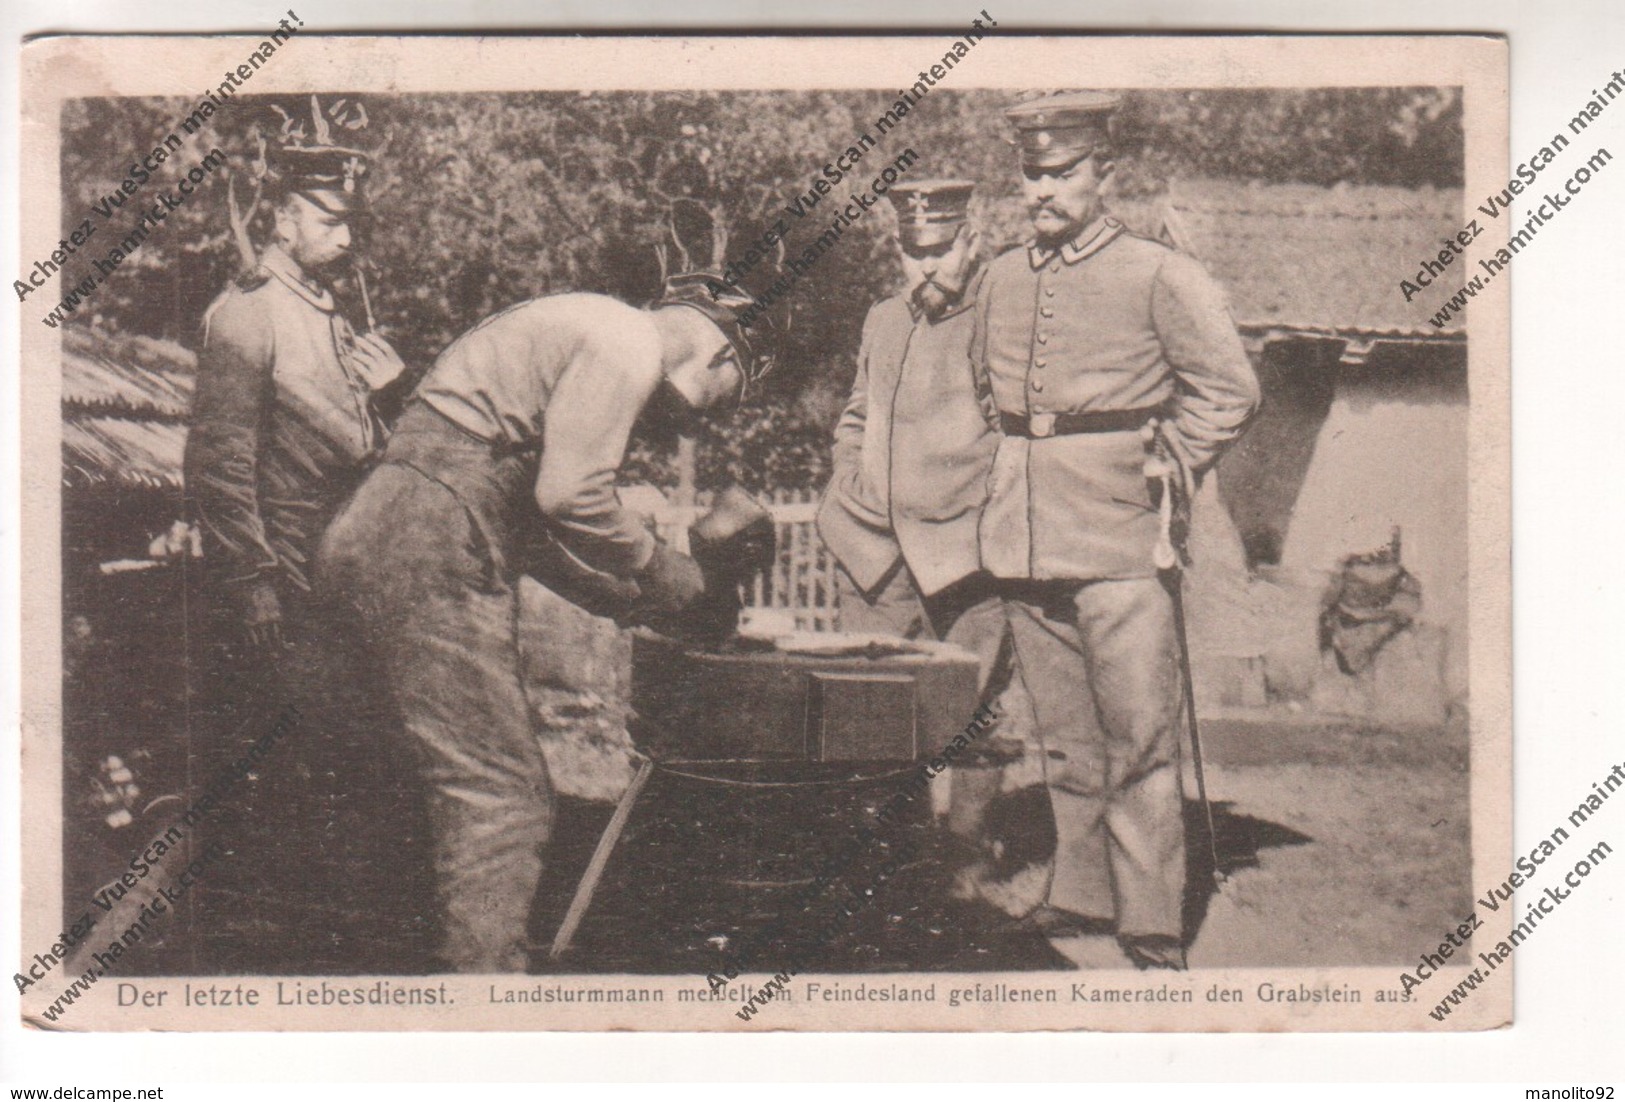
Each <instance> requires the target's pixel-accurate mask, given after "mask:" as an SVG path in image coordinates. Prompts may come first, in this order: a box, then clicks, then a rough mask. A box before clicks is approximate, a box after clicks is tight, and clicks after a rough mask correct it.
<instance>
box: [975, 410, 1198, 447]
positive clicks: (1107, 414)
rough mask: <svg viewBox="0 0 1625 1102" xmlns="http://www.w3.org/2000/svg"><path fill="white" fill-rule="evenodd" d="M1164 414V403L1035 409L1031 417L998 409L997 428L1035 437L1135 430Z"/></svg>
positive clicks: (1008, 433) (1014, 434)
mask: <svg viewBox="0 0 1625 1102" xmlns="http://www.w3.org/2000/svg"><path fill="white" fill-rule="evenodd" d="M1167 415H1168V410H1167V407H1165V406H1142V407H1140V408H1139V409H1103V410H1091V411H1089V412H1087V413H1035V414H1033V415H1032V416H1031V417H1027V416H1024V415H1023V414H1020V413H1006V412H1004V411H1003V410H1000V411H999V431H1000V432H1002V433H1004V434H1005V435H1006V436H1027V437H1031V438H1033V439H1035V440H1042V439H1044V438H1045V437H1047V436H1076V435H1078V434H1080V433H1087V432H1136V431H1138V430H1139V429H1140V428H1141V427H1142V426H1144V425H1145V424H1146V422H1148V421H1150V420H1151V419H1152V418H1153V417H1166V416H1167Z"/></svg>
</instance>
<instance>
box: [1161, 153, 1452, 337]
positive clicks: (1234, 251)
mask: <svg viewBox="0 0 1625 1102" xmlns="http://www.w3.org/2000/svg"><path fill="white" fill-rule="evenodd" d="M1158 206H1159V207H1160V208H1163V210H1165V211H1166V214H1165V215H1164V216H1163V220H1164V221H1166V223H1167V225H1168V228H1169V229H1170V230H1171V231H1172V234H1173V236H1174V237H1175V239H1176V240H1179V239H1181V238H1183V240H1182V242H1181V243H1182V244H1183V245H1184V247H1186V248H1187V249H1188V250H1189V251H1190V252H1192V253H1193V254H1194V255H1195V256H1196V257H1197V258H1198V259H1200V260H1201V261H1202V262H1203V263H1204V264H1205V265H1207V268H1208V270H1209V271H1210V272H1212V273H1213V275H1214V277H1215V278H1217V279H1218V280H1219V281H1220V282H1221V283H1223V284H1224V286H1225V288H1226V289H1227V290H1228V291H1229V293H1230V299H1231V304H1232V306H1233V307H1234V309H1235V313H1236V321H1237V322H1238V323H1239V324H1240V325H1241V327H1242V328H1243V329H1244V330H1249V331H1251V332H1253V333H1255V334H1256V333H1261V332H1286V333H1291V332H1297V333H1309V334H1326V335H1337V336H1341V337H1346V338H1353V339H1356V340H1360V339H1366V340H1369V339H1382V338H1387V339H1439V338H1441V337H1443V338H1450V339H1454V338H1459V337H1460V335H1461V330H1462V320H1461V317H1460V316H1459V315H1457V316H1456V317H1454V318H1452V319H1451V322H1450V324H1449V325H1447V326H1445V327H1444V328H1442V329H1439V328H1435V327H1434V326H1433V324H1432V323H1431V322H1430V321H1429V318H1431V317H1432V315H1433V313H1434V311H1436V310H1438V309H1439V308H1440V307H1441V306H1442V305H1443V304H1444V302H1445V301H1446V300H1447V299H1448V298H1449V296H1450V294H1451V293H1453V292H1454V291H1456V290H1457V289H1458V288H1459V287H1460V286H1461V281H1462V279H1465V278H1466V276H1467V275H1470V274H1472V273H1470V272H1467V271H1466V266H1465V265H1464V264H1462V263H1461V262H1459V261H1458V263H1457V266H1456V267H1455V268H1454V269H1453V270H1450V274H1449V275H1448V276H1444V277H1440V279H1439V281H1438V282H1437V283H1435V285H1434V286H1433V287H1430V288H1427V289H1426V292H1425V293H1424V294H1422V295H1419V296H1416V297H1414V298H1413V300H1412V301H1411V302H1406V301H1405V296H1404V295H1403V294H1402V293H1401V292H1400V289H1399V284H1400V281H1401V280H1403V279H1410V278H1413V276H1414V274H1415V272H1416V268H1417V265H1418V264H1419V263H1420V262H1421V259H1422V258H1423V257H1429V256H1434V255H1435V254H1437V253H1438V251H1439V248H1440V246H1441V243H1442V242H1443V240H1444V239H1446V238H1449V237H1452V236H1454V235H1455V233H1456V232H1457V231H1458V230H1460V229H1461V228H1462V226H1463V225H1464V224H1465V223H1464V220H1463V215H1462V193H1461V191H1460V190H1457V189H1435V188H1402V187H1376V186H1343V185H1340V186H1338V187H1332V188H1324V187H1316V186H1313V185H1308V184H1270V185H1250V184H1246V183H1238V182H1232V181H1223V180H1203V181H1195V182H1188V183H1181V184H1176V185H1174V186H1173V187H1172V188H1171V189H1170V191H1169V194H1168V196H1167V198H1166V201H1165V203H1163V204H1158ZM1163 210H1159V211H1158V214H1159V215H1162V214H1163ZM1142 217H1143V213H1142ZM1458 274H1459V275H1460V276H1461V278H1454V277H1455V276H1457V275H1458Z"/></svg>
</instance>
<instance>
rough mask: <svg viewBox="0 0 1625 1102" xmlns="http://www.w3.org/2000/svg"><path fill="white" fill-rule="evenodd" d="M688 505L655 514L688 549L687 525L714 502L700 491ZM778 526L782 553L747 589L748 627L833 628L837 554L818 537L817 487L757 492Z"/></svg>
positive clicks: (664, 532) (665, 531)
mask: <svg viewBox="0 0 1625 1102" xmlns="http://www.w3.org/2000/svg"><path fill="white" fill-rule="evenodd" d="M698 496H699V500H698V502H697V503H696V504H694V505H692V506H688V507H684V506H680V505H667V506H665V507H664V508H663V509H661V510H660V511H659V512H657V513H656V515H655V526H656V528H657V529H658V530H659V532H660V535H661V537H662V538H663V539H665V540H666V542H668V543H670V544H672V545H673V546H674V547H676V548H678V549H679V550H681V551H687V550H688V527H689V525H691V524H693V523H694V521H695V520H696V519H698V518H699V516H700V515H701V514H703V513H704V512H705V511H706V509H707V508H709V507H710V501H709V495H707V494H700V495H698ZM757 496H758V497H759V498H760V499H761V501H762V503H763V504H764V505H766V506H767V507H768V511H769V512H771V513H772V514H773V520H774V522H775V523H776V524H777V526H778V537H779V553H778V559H777V560H776V561H775V562H774V564H773V570H772V572H771V573H770V574H767V575H764V576H762V577H759V578H757V579H756V582H755V584H754V585H753V586H752V587H751V589H750V591H749V592H747V593H746V594H745V612H744V616H743V617H742V620H743V623H742V626H743V627H747V628H751V629H753V630H757V631H768V632H777V631H834V630H835V625H836V617H837V615H838V612H839V609H838V605H837V601H836V596H835V569H836V568H835V557H834V556H833V555H831V554H830V553H829V551H828V550H826V549H825V547H824V543H823V541H822V540H820V539H819V538H818V529H817V527H816V526H815V524H814V518H815V517H816V515H817V513H818V494H817V493H815V492H814V491H812V490H776V491H774V492H773V493H771V494H759V495H757Z"/></svg>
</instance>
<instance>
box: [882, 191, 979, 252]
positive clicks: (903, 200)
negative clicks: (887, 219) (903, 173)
mask: <svg viewBox="0 0 1625 1102" xmlns="http://www.w3.org/2000/svg"><path fill="white" fill-rule="evenodd" d="M975 190H976V185H975V184H974V183H972V182H971V181H970V180H918V181H914V182H911V183H906V184H894V185H892V189H891V190H890V191H888V192H887V193H886V198H888V199H890V200H891V202H892V206H893V207H895V208H896V209H897V237H898V239H899V240H900V241H901V242H902V243H903V247H904V248H905V249H909V248H914V249H929V248H933V247H935V246H937V245H946V244H947V243H948V242H950V241H952V240H953V239H954V235H955V234H957V233H958V232H959V227H960V226H963V225H964V224H965V215H966V212H967V210H968V209H969V207H970V197H971V192H973V191H975Z"/></svg>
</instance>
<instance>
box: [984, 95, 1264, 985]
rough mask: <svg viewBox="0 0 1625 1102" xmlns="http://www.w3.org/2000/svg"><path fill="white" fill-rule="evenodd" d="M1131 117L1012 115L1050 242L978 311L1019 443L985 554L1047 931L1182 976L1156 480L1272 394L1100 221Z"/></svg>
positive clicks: (1198, 277)
mask: <svg viewBox="0 0 1625 1102" xmlns="http://www.w3.org/2000/svg"><path fill="white" fill-rule="evenodd" d="M1117 105H1118V100H1117V97H1115V96H1112V95H1106V94H1102V93H1096V92H1076V93H1069V94H1065V95H1058V96H1050V97H1047V98H1044V99H1038V100H1033V101H1030V102H1026V103H1021V104H1018V105H1016V106H1014V107H1011V108H1010V109H1008V110H1007V111H1006V112H1005V117H1006V118H1007V120H1008V121H1009V122H1010V123H1011V124H1013V126H1014V127H1015V130H1016V137H1017V142H1018V145H1019V148H1020V154H1021V169H1022V174H1023V179H1022V193H1023V196H1024V197H1025V199H1026V201H1027V204H1028V208H1029V211H1030V215H1031V218H1032V225H1033V230H1034V232H1035V236H1034V238H1033V239H1032V240H1031V241H1030V242H1029V243H1028V244H1027V245H1026V246H1025V247H1020V248H1016V249H1013V250H1011V251H1009V252H1006V253H1004V254H1003V255H1002V256H1000V257H999V258H998V259H996V260H995V261H994V262H993V263H992V264H991V265H990V267H989V271H988V274H987V278H986V279H985V280H983V282H982V284H981V287H980V289H979V292H978V296H977V307H976V311H977V325H978V338H977V343H978V347H977V349H976V351H975V359H976V361H977V365H978V369H979V371H980V372H981V373H982V375H983V378H984V380H985V382H984V385H985V386H986V387H987V388H988V389H989V391H990V392H991V396H992V398H993V402H994V405H995V406H996V409H997V416H998V424H999V428H1000V431H1001V432H1002V434H1003V435H1002V438H1001V440H1000V441H999V446H998V453H997V456H996V458H995V460H994V464H993V472H992V478H991V483H990V497H989V500H988V504H987V507H986V509H985V511H984V512H983V514H982V521H981V540H980V542H981V552H982V562H983V564H984V565H985V566H986V568H987V569H988V570H989V571H990V572H991V573H993V574H994V575H996V576H997V577H999V578H1001V579H1007V580H1008V586H1009V588H1008V589H1007V590H1006V592H1007V594H1008V595H1009V598H1010V599H1009V601H1008V608H1009V611H1010V618H1011V628H1012V632H1013V640H1014V643H1015V649H1016V655H1017V660H1018V667H1019V669H1020V670H1021V673H1022V675H1023V678H1024V680H1025V682H1026V685H1027V689H1028V691H1029V693H1030V694H1031V696H1032V699H1033V702H1034V708H1035V713H1036V716H1037V720H1038V733H1039V737H1040V739H1041V740H1042V742H1043V745H1044V748H1045V751H1046V754H1045V757H1046V761H1045V767H1046V773H1047V775H1046V782H1047V784H1048V787H1049V793H1050V799H1051V803H1052V806H1053V808H1054V812H1055V821H1056V829H1057V834H1058V842H1057V845H1056V856H1055V873H1054V878H1053V881H1052V882H1051V884H1050V887H1049V891H1048V899H1047V901H1046V902H1045V903H1044V904H1043V905H1042V906H1040V907H1039V909H1038V910H1037V911H1035V912H1034V914H1033V915H1032V916H1031V922H1032V924H1033V925H1035V926H1036V927H1037V928H1038V929H1040V930H1042V931H1043V932H1045V933H1048V934H1052V935H1062V934H1078V933H1090V932H1102V931H1105V930H1115V932H1116V934H1117V937H1118V941H1119V944H1120V945H1121V946H1122V948H1123V950H1124V952H1125V953H1126V954H1127V956H1128V957H1129V959H1130V960H1131V961H1132V962H1133V963H1134V964H1136V965H1137V966H1139V967H1142V968H1150V967H1166V968H1183V967H1184V966H1185V945H1184V936H1183V930H1182V926H1181V906H1182V901H1183V890H1184V883H1185V848H1184V824H1183V819H1182V813H1181V796H1180V781H1179V740H1178V732H1179V717H1180V701H1181V690H1182V687H1183V686H1182V681H1181V674H1180V658H1179V647H1178V639H1177V636H1176V634H1175V622H1174V606H1173V598H1172V594H1171V592H1170V590H1169V589H1168V588H1167V586H1168V585H1170V584H1178V583H1177V578H1176V577H1173V576H1171V575H1170V574H1162V575H1161V576H1159V562H1158V556H1157V554H1156V549H1157V545H1158V542H1159V538H1160V536H1161V531H1160V525H1159V515H1158V513H1159V502H1158V500H1157V499H1156V498H1155V496H1154V484H1153V482H1152V481H1151V480H1150V479H1149V478H1148V476H1147V462H1148V460H1149V459H1153V458H1163V459H1165V460H1167V461H1170V462H1171V463H1172V465H1173V466H1175V467H1176V468H1177V469H1178V472H1179V477H1178V478H1176V479H1174V480H1173V482H1174V483H1177V484H1182V485H1183V487H1184V492H1185V493H1187V494H1188V492H1189V487H1190V486H1191V484H1192V483H1193V480H1194V479H1196V478H1198V477H1200V476H1201V474H1202V473H1203V472H1204V471H1206V470H1207V469H1209V468H1210V467H1212V465H1213V463H1214V462H1215V461H1216V460H1217V459H1218V457H1219V455H1220V453H1221V452H1222V451H1223V450H1224V448H1225V447H1226V446H1228V445H1229V444H1230V443H1231V442H1233V441H1234V440H1235V438H1236V437H1237V435H1238V434H1239V433H1240V432H1241V430H1242V428H1243V426H1244V425H1245V424H1246V423H1247V420H1248V419H1249V418H1250V417H1251V416H1252V415H1253V413H1254V412H1255V410H1256V408H1257V405H1258V401H1259V391H1258V383H1257V380H1256V378H1255V376H1254V374H1253V370H1252V367H1251V365H1250V364H1249V362H1248V360H1247V356H1246V353H1245V351H1244V350H1243V349H1242V346H1241V340H1240V338H1239V336H1238V335H1237V333H1236V329H1235V324H1234V322H1233V321H1232V320H1231V317H1230V313H1229V310H1228V307H1227V305H1226V303H1225V299H1224V296H1223V294H1222V293H1221V292H1220V290H1219V288H1218V287H1217V286H1216V285H1215V284H1214V282H1213V281H1212V279H1210V278H1209V277H1208V275H1207V273H1206V272H1205V271H1203V270H1202V268H1201V266H1200V265H1199V264H1197V262H1196V261H1194V260H1192V259H1191V258H1190V257H1188V256H1184V255H1182V254H1180V253H1177V252H1175V251H1174V250H1172V249H1170V248H1167V247H1165V246H1164V245H1162V244H1159V243H1157V242H1154V241H1151V240H1147V239H1145V238H1141V237H1137V236H1135V235H1133V234H1130V233H1128V232H1127V231H1126V230H1125V228H1124V226H1123V225H1122V223H1120V222H1118V221H1117V220H1116V219H1114V218H1112V217H1110V216H1109V215H1107V214H1106V212H1105V210H1104V206H1103V199H1102V195H1103V191H1104V189H1105V187H1106V185H1107V183H1108V182H1109V180H1110V179H1111V176H1112V172H1113V169H1114V163H1113V159H1112V157H1113V153H1112V143H1111V131H1110V127H1109V120H1110V118H1111V116H1112V113H1113V111H1114V110H1115V109H1116V107H1117ZM1165 484H1166V483H1165Z"/></svg>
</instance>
